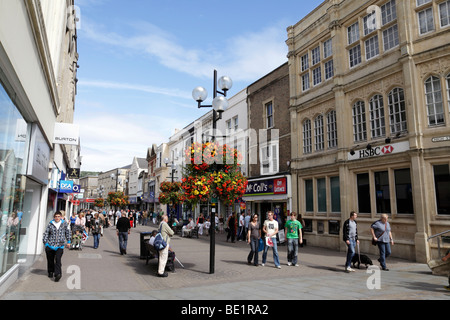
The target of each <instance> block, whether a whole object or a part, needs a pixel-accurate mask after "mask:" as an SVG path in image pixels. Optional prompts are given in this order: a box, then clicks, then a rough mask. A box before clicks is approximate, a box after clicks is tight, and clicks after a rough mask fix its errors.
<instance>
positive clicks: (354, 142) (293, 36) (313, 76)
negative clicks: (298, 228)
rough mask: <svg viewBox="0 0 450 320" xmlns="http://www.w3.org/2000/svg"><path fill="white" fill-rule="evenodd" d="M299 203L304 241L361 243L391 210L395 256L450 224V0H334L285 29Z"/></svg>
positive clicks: (430, 252)
mask: <svg viewBox="0 0 450 320" xmlns="http://www.w3.org/2000/svg"><path fill="white" fill-rule="evenodd" d="M287 33H288V39H287V41H286V43H287V45H288V47H289V53H288V57H289V73H290V99H291V100H290V101H291V102H290V112H291V126H292V145H291V146H292V164H291V165H292V168H291V169H292V181H293V183H292V185H293V189H294V190H293V197H294V201H293V207H294V210H297V211H298V212H299V213H302V214H303V215H304V218H305V219H306V231H307V232H306V235H305V237H306V238H307V239H308V242H309V243H312V244H314V245H318V246H324V247H329V248H334V249H340V250H342V251H344V250H346V246H345V244H344V242H343V241H342V237H341V235H340V231H341V229H342V227H341V226H342V224H343V223H344V221H345V220H346V219H347V218H348V217H349V213H350V211H352V210H355V211H356V212H358V213H359V217H358V231H359V235H360V241H361V251H365V252H371V253H374V254H375V253H376V252H377V249H376V247H373V246H371V245H370V240H371V235H370V225H371V223H372V222H374V221H375V220H377V219H379V217H380V214H382V213H387V214H388V215H389V221H390V222H391V224H392V228H393V230H392V233H393V237H394V241H395V246H394V247H393V248H392V250H393V251H392V254H393V256H397V257H402V258H406V259H410V260H416V261H419V262H426V261H427V260H429V259H430V258H432V257H436V251H435V250H434V249H435V248H436V243H435V242H432V241H427V240H428V237H430V236H431V235H434V234H437V233H440V232H443V231H446V230H449V229H450V200H449V199H450V174H449V168H450V114H449V110H450V42H449V39H450V1H442V0H440V1H435V0H407V1H400V0H389V1H387V0H379V1H374V0H371V1H349V0H328V1H324V2H323V3H322V4H321V5H320V6H319V7H317V8H316V9H315V10H314V11H312V12H311V13H310V14H309V15H307V16H306V17H305V18H304V19H302V20H301V21H299V22H298V23H297V24H295V25H293V26H290V27H289V28H288V29H287Z"/></svg>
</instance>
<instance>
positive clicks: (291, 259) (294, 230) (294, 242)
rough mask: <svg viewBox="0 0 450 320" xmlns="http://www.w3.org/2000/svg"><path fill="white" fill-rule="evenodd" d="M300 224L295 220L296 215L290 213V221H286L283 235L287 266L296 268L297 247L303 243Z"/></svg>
mask: <svg viewBox="0 0 450 320" xmlns="http://www.w3.org/2000/svg"><path fill="white" fill-rule="evenodd" d="M302 228H303V226H302V224H301V223H300V222H299V221H298V220H297V213H295V212H291V220H288V221H286V224H285V226H284V234H285V237H286V241H287V243H288V263H287V265H288V266H291V265H294V266H295V267H298V264H297V261H298V245H299V244H302V243H303V238H302V232H301V229H302Z"/></svg>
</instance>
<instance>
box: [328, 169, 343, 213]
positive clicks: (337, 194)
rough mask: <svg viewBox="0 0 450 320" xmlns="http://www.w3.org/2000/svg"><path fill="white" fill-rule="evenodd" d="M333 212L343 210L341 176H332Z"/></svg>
mask: <svg viewBox="0 0 450 320" xmlns="http://www.w3.org/2000/svg"><path fill="white" fill-rule="evenodd" d="M330 189H331V212H341V187H340V185H339V177H331V178H330Z"/></svg>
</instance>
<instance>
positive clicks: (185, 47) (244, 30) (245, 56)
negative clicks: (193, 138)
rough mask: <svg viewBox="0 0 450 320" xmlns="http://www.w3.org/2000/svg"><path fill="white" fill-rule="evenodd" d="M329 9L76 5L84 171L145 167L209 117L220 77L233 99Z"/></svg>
mask: <svg viewBox="0 0 450 320" xmlns="http://www.w3.org/2000/svg"><path fill="white" fill-rule="evenodd" d="M322 2H323V1H322V0H277V1H270V0H259V1H256V0H244V1H242V0H241V1H236V0H229V1H217V0H163V1H161V0H158V1H155V0H127V1H120V0H75V5H76V6H78V7H79V15H80V21H79V25H78V30H77V32H78V38H77V39H78V53H79V61H78V65H79V66H80V68H79V69H78V75H77V76H78V80H79V81H78V85H77V96H76V98H75V119H74V123H76V124H79V125H80V140H81V155H82V166H81V170H82V171H109V170H112V169H115V168H120V167H123V166H126V165H130V164H131V163H132V161H133V158H134V157H135V156H136V157H140V158H145V157H146V155H147V150H148V148H149V147H151V146H152V144H156V145H159V144H161V143H164V142H168V141H169V138H170V136H171V135H173V134H174V132H175V129H182V128H184V127H186V126H187V125H188V124H190V123H191V122H193V121H194V120H196V119H197V118H199V117H201V116H202V115H204V114H205V113H206V112H208V111H209V109H204V108H202V109H198V108H197V103H196V102H195V101H194V100H193V99H192V90H193V89H194V88H195V87H197V86H202V87H205V88H206V89H207V90H208V93H209V97H208V99H207V100H206V101H205V104H211V96H212V94H211V91H212V86H213V72H214V69H216V70H217V71H218V77H219V78H220V77H221V76H224V75H227V76H229V77H230V78H231V79H232V80H233V88H232V89H231V90H230V91H229V93H228V97H231V96H233V95H235V94H237V93H238V92H240V91H241V90H243V89H245V88H246V87H247V86H249V85H250V84H252V83H253V82H255V81H257V80H258V79H260V78H261V77H263V76H264V75H266V74H268V73H269V72H271V71H272V70H274V69H276V68H278V67H279V66H280V65H282V64H283V63H285V62H286V61H287V51H288V48H287V45H286V43H285V41H286V39H287V31H286V29H287V27H288V26H291V25H294V24H296V23H297V22H298V21H300V20H301V19H302V18H303V17H305V16H306V15H307V14H308V13H309V12H311V11H312V10H314V8H316V7H317V6H319V5H320V4H321V3H322Z"/></svg>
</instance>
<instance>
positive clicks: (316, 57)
mask: <svg viewBox="0 0 450 320" xmlns="http://www.w3.org/2000/svg"><path fill="white" fill-rule="evenodd" d="M311 58H312V65H313V66H314V65H316V64H318V63H319V62H320V47H316V48H314V49H312V50H311Z"/></svg>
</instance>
